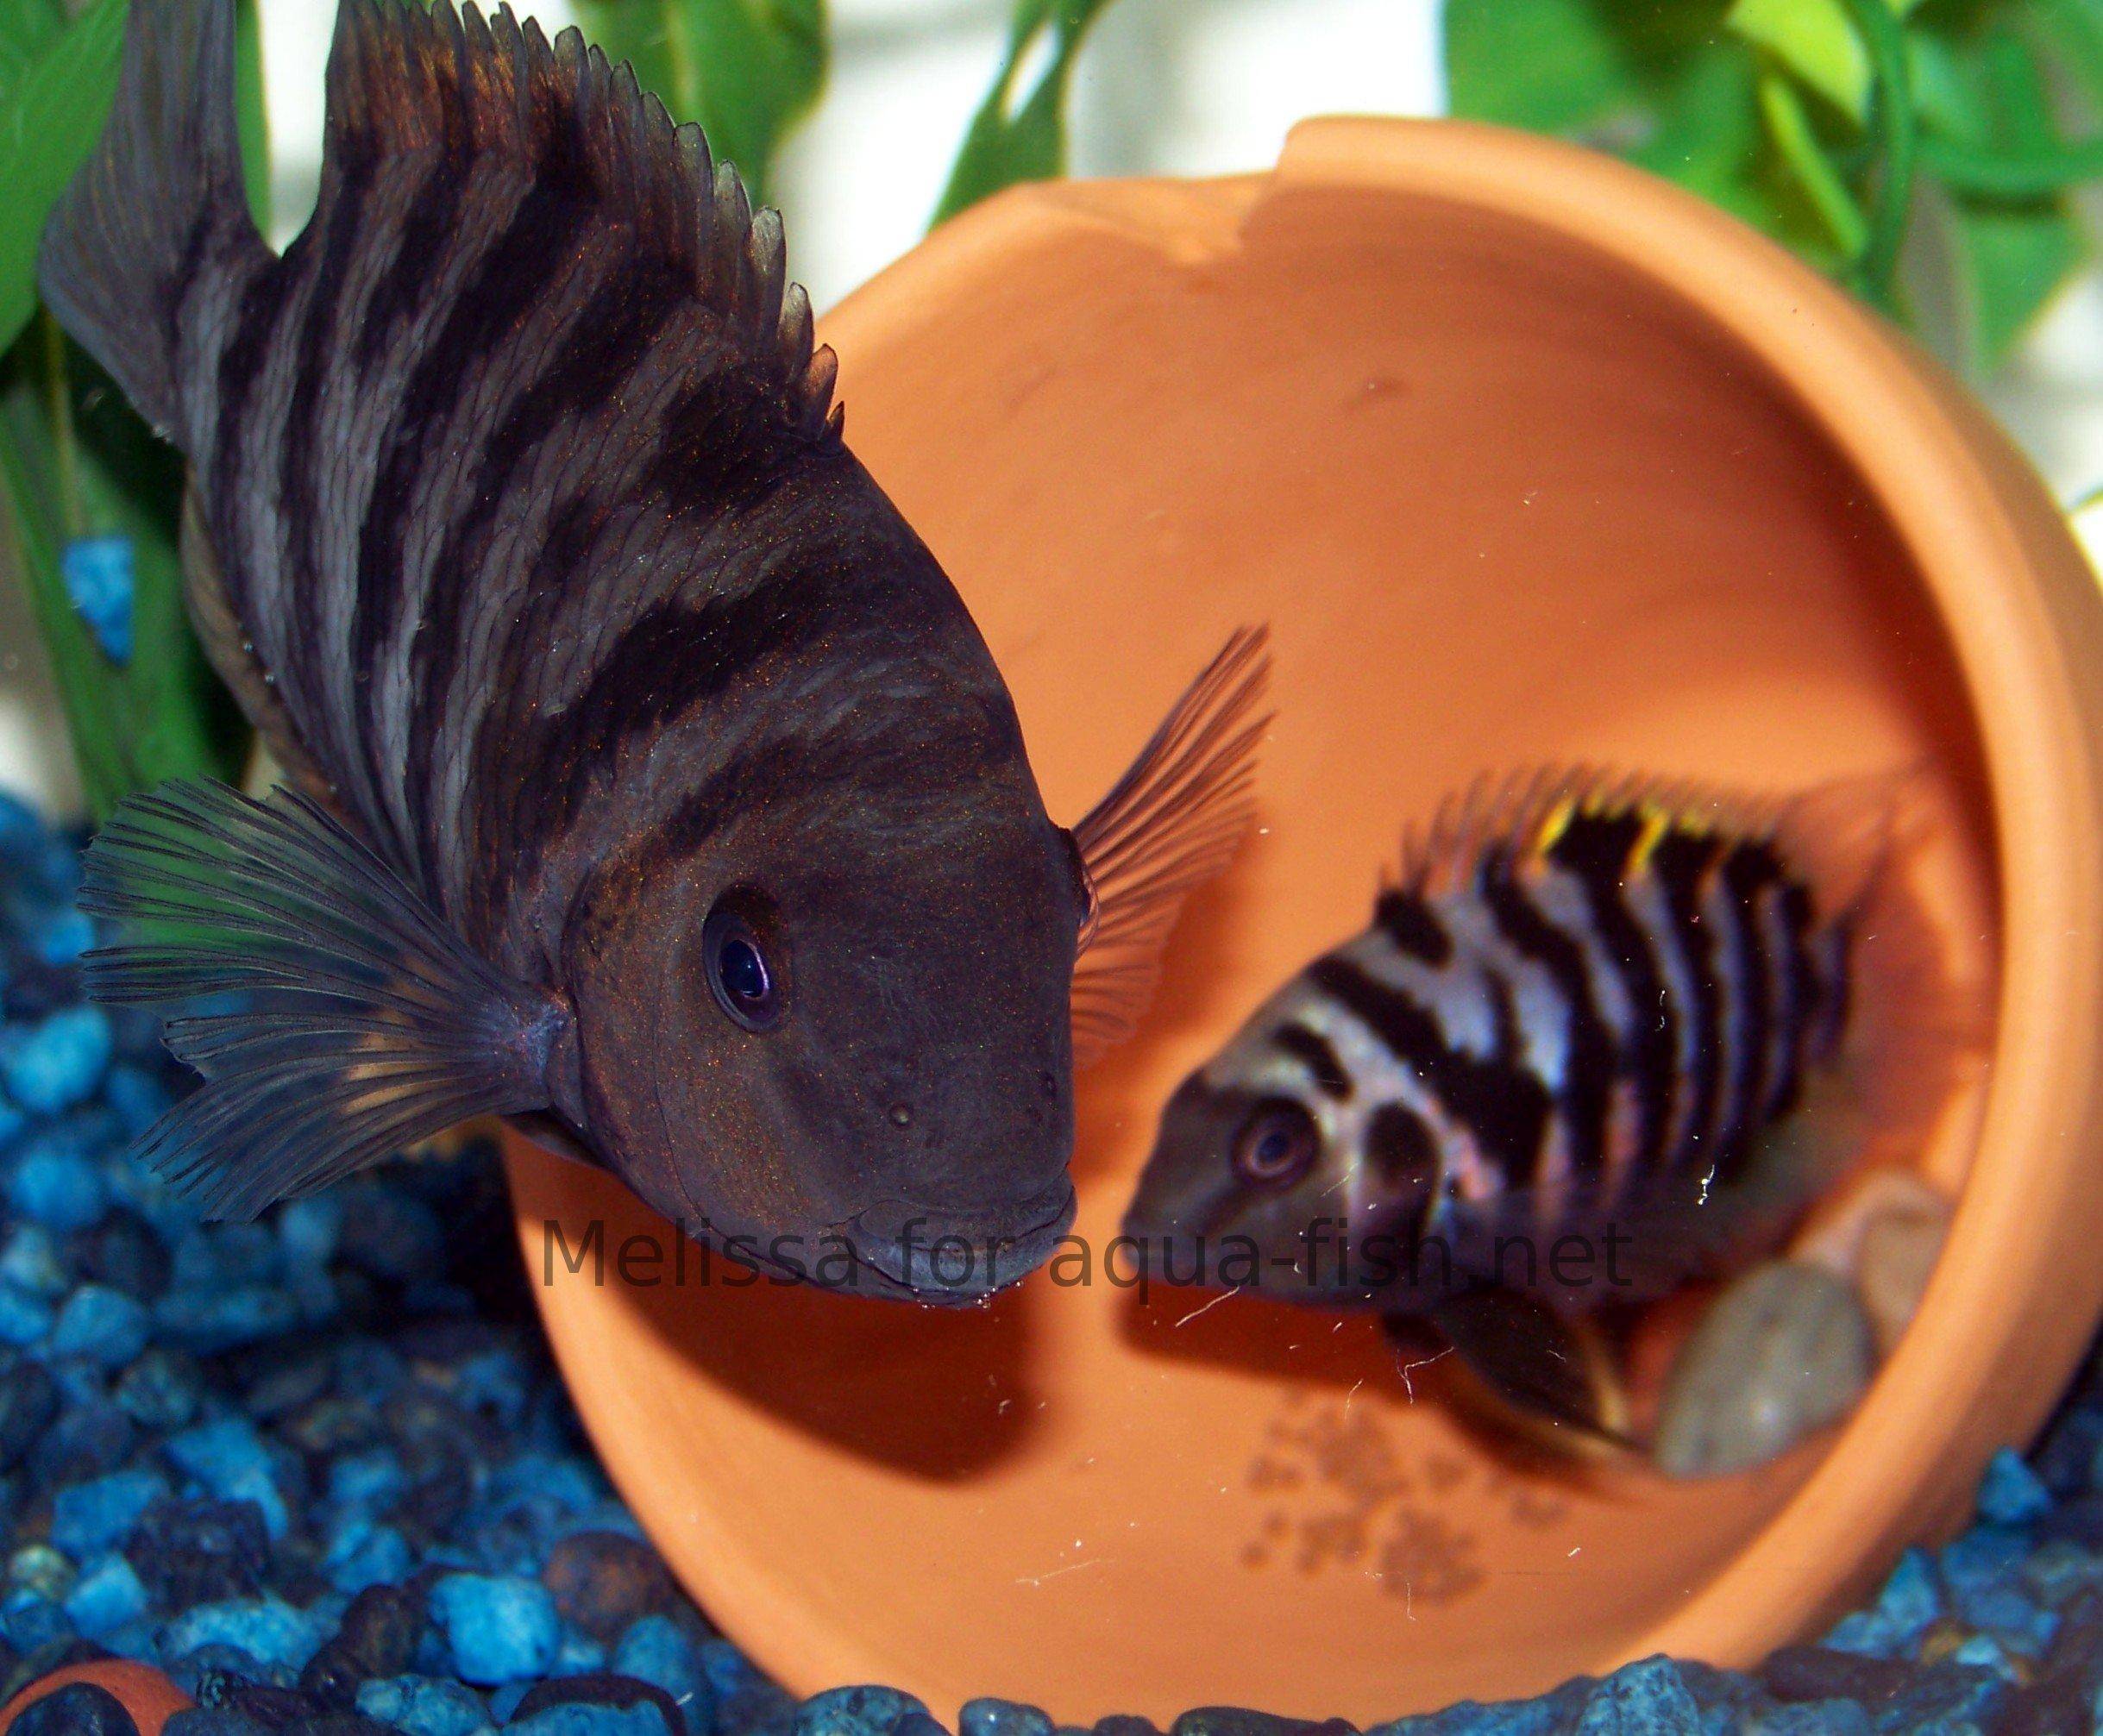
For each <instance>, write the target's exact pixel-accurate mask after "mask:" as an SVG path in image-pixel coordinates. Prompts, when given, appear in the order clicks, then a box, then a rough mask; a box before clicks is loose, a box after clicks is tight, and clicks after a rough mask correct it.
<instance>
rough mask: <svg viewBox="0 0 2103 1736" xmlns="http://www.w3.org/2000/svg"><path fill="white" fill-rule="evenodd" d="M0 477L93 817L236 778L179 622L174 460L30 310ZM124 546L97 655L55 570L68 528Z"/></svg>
mask: <svg viewBox="0 0 2103 1736" xmlns="http://www.w3.org/2000/svg"><path fill="white" fill-rule="evenodd" d="M0 485H3V486H4V493H5V498H6V506H7V520H8V523H9V527H10V528H11V529H12V530H13V532H14V535H13V537H12V539H11V543H12V546H11V550H10V554H11V556H12V564H13V565H14V567H15V568H16V573H17V576H18V577H19V578H20V580H22V583H23V585H24V586H25V587H26V588H27V590H28V595H29V599H30V604H31V606H32V608H33V610H34V611H35V617H36V621H37V626H38V630H39V634H40V636H41V638H42V640H43V642H44V645H45V648H46V650H47V654H48V655H49V657H50V661H51V665H52V670H53V675H54V677H55V679H56V681H57V686H58V689H59V696H60V705H61V706H62V707H63V709H64V711H65V713H66V724H67V726H68V729H69V730H70V732H71V735H72V742H73V747H74V752H75V755H76V757H77V758H78V761H79V766H80V774H81V782H82V786H83V787H84V788H85V791H86V793H87V796H88V801H89V805H90V808H91V812H93V813H94V814H95V815H96V816H97V818H99V817H100V816H102V815H103V814H105V813H107V812H109V810H110V807H111V806H112V805H114V804H115V803H116V801H117V800H118V799H121V798H122V796H124V795H125V794H127V793H129V792H130V791H133V790H136V789H143V788H146V787H148V786H150V785H153V784H155V783H159V782H160V781H162V780H165V779H167V778H171V777H177V776H182V775H186V774H204V775H209V776H215V777H222V778H228V777H231V778H238V776H239V774H240V768H241V761H242V730H241V727H240V724H239V721H238V719H237V718H235V715H234V713H233V710H232V705H231V702H230V700H229V699H228V697H227V695H226V694H225V693H224V691H223V689H222V688H221V687H220V686H219V685H218V683H217V680H216V678H215V677H214V676H213V675H212V674H211V671H210V668H209V667H208V666H207V665H206V663H205V661H204V653H203V651H202V650H201V649H199V647H198V643H197V641H196V638H195V637H194V636H193V635H192V633H191V629H190V623H189V620H188V617H187V615H186V614H185V609H184V604H183V596H182V588H183V587H182V575H181V569H180V561H179V555H178V552H177V541H176V537H177V523H178V520H177V513H178V511H179V503H180V499H181V491H182V467H181V461H180V460H179V458H178V457H177V455H176V454H175V452H174V450H173V448H170V447H167V446H165V445H163V444H162V443H161V442H159V441H157V440H155V439H154V436H153V435H152V434H151V433H150V432H149V431H148V429H147V427H146V425H145V423H142V422H141V421H140V420H139V418H138V417H135V415H133V414H132V412H131V411H130V410H129V409H128V408H127V407H126V406H125V404H124V403H123V401H122V398H120V397H119V395H118V393H117V392H116V388H115V387H114V386H113V385H110V383H109V381H108V380H107V379H104V377H103V376H102V375H101V373H99V371H98V370H97V369H96V368H95V367H94V364H93V363H92V362H91V361H90V360H88V358H87V357H86V356H85V354H83V353H82V352H81V351H80V350H78V348H75V347H74V346H73V345H72V344H71V343H70V342H66V340H64V339H63V338H62V337H60V335H59V333H58V329H57V327H56V326H55V325H54V324H53V323H52V322H51V320H50V318H49V316H42V317H41V318H40V319H39V320H38V321H37V322H36V323H35V325H34V326H33V327H32V328H31V329H30V330H29V331H28V332H27V333H26V334H25V335H23V337H22V341H21V342H18V343H16V345H15V347H14V348H13V349H12V350H11V351H10V352H9V354H8V356H7V357H6V359H5V360H4V361H3V362H0ZM91 535H118V536H125V537H127V538H129V541H130V542H131V546H132V555H133V573H134V592H133V600H132V624H133V649H132V655H131V657H130V660H129V661H128V662H127V663H125V664H123V665H122V666H120V665H118V664H116V663H113V662H111V661H110V659H109V658H108V657H106V656H104V654H103V651H102V649H101V647H100V646H99V645H98V644H97V642H96V641H95V638H94V636H93V635H92V634H91V632H90V631H89V630H88V628H87V625H86V624H85V622H84V621H83V620H82V619H81V617H80V616H79V614H78V612H77V611H75V609H74V608H73V605H72V599H71V598H70V597H69V596H68V595H67V592H66V585H65V581H64V579H63V577H62V574H61V568H60V561H61V557H62V555H63V553H64V550H65V548H66V544H67V542H70V541H72V539H73V538H75V537H77V536H91Z"/></svg>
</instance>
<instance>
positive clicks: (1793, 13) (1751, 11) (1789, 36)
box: [1723, 0, 1920, 121]
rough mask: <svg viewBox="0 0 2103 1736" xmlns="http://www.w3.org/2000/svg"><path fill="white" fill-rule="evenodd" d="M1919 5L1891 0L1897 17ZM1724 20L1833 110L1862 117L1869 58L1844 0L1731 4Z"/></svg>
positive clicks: (1915, 1) (1747, 0)
mask: <svg viewBox="0 0 2103 1736" xmlns="http://www.w3.org/2000/svg"><path fill="white" fill-rule="evenodd" d="M1919 3H1920V0H1889V4H1890V6H1891V9H1892V12H1893V15H1894V16H1898V17H1900V18H1903V17H1905V16H1906V15H1907V14H1908V13H1910V12H1912V10H1913V9H1914V8H1915V7H1916V6H1918V4H1919ZM1723 22H1724V23H1725V25H1726V26H1727V27H1728V28H1729V29H1730V30H1731V31H1732V32H1733V33H1734V34H1736V35H1739V36H1742V37H1743V38H1744V39H1745V40H1746V41H1748V42H1751V43H1755V44H1756V45H1757V46H1759V47H1762V48H1765V49H1766V50H1767V52H1768V53H1770V54H1772V55H1773V57H1774V58H1775V59H1776V60H1779V61H1780V63H1781V64H1782V65H1783V66H1786V67H1787V68H1788V69H1789V70H1790V71H1791V72H1793V73H1795V74H1796V76H1797V77H1798V78H1801V79H1802V80H1803V81H1804V82H1805V84H1806V85H1810V86H1811V89H1812V90H1814V91H1817V93H1818V94H1819V95H1820V96H1822V97H1824V98H1825V100H1826V101H1827V102H1829V103H1832V104H1833V106H1834V107H1835V108H1836V109H1840V110H1843V111H1844V112H1846V113H1847V114H1849V115H1851V116H1854V117H1855V119H1856V120H1857V121H1860V120H1861V119H1862V117H1863V114H1864V110H1866V108H1867V106H1868V100H1869V57H1868V54H1867V53H1864V51H1863V48H1862V42H1861V37H1860V36H1859V35H1857V34H1856V33H1855V26H1854V25H1853V23H1851V22H1849V18H1848V10H1847V8H1846V7H1845V6H1844V5H1843V4H1842V0H1734V3H1733V4H1732V6H1731V8H1730V11H1729V14H1728V15H1727V16H1726V17H1725V18H1724V21H1723Z"/></svg>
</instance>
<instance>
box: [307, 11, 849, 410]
mask: <svg viewBox="0 0 2103 1736" xmlns="http://www.w3.org/2000/svg"><path fill="white" fill-rule="evenodd" d="M329 78H330V83H329V123H328V124H329V140H328V152H327V157H326V158H325V161H326V162H328V163H329V164H330V165H331V166H334V165H338V164H341V163H342V162H343V161H345V160H348V159H349V158H351V157H355V156H357V155H360V154H369V155H372V156H380V157H384V156H390V155H397V154H416V153H424V152H433V151H443V152H446V153H448V154H451V155H452V156H453V157H454V158H455V160H457V162H458V165H459V168H460V171H461V173H462V174H467V173H470V172H473V170H474V168H475V167H476V166H478V165H479V164H480V163H483V162H486V161H488V160H509V161H511V162H513V163H515V164H516V165H517V166H518V169H519V171H520V172H521V173H522V174H524V175H527V176H530V177H533V178H536V179H540V180H542V181H543V183H549V184H554V185H563V186H565V187H568V188H569V189H571V190H574V191H575V192H576V193H578V194H579V195H580V196H581V197H585V198H587V199H588V200H590V201H591V202H592V203H593V204H596V205H598V206H599V207H600V209H601V210H602V211H605V212H606V213H608V214H619V215H620V216H621V217H622V218H623V219H624V220H625V223H626V224H627V226H628V227H629V228H630V229H631V230H632V231H633V233H634V235H636V236H637V239H638V240H639V241H645V242H646V243H647V244H648V245H649V246H650V247H651V248H654V249H656V250H659V251H660V253H661V256H662V258H663V259H664V260H666V261H667V262H668V263H670V264H672V265H673V266H675V268H676V269H677V270H678V271H679V272H680V273H681V274H682V275H683V276H684V277H685V278H686V279H687V281H688V282H690V283H691V285H693V289H694V294H695V295H696V296H697V297H698V298H700V299H701V300H702V301H704V302H705V303H706V304H707V305H708V306H709V307H711V308H712V309H713V310H715V311H716V312H717V313H718V314H719V315H720V316H721V317H722V318H723V320H724V322H725V326H726V327H727V328H728V329H729V330H730V331H731V333H733V334H734V335H736V337H737V338H738V339H739V340H741V343H740V347H741V348H742V349H743V350H744V353H745V354H746V356H747V357H748V359H749V361H750V366H751V367H752V368H753V370H754V372H755V373H756V374H757V375H758V377H760V378H761V379H763V380H765V381H768V382H769V383H770V384H771V385H774V386H775V389H776V390H778V392H779V393H780V395H781V397H782V401H783V402H784V403H785V404H788V405H789V406H790V407H791V408H792V409H793V410H794V413H795V416H796V418H797V420H798V421H799V422H800V423H801V424H802V425H803V426H804V428H805V429H807V430H810V431H813V432H815V431H816V430H817V429H819V428H820V427H821V426H822V425H823V424H825V423H826V421H827V419H828V417H830V418H831V420H832V423H833V425H834V426H835V427H836V428H837V426H838V411H837V410H835V409H834V407H833V405H832V384H833V379H834V376H835V374H836V373H837V371H838V369H837V365H836V363H835V361H834V359H833V355H832V350H831V349H829V348H819V349H816V350H813V348H812V340H811V305H810V300H809V298H808V297H807V295H806V294H805V293H804V291H803V288H802V286H801V285H799V284H792V283H789V282H788V280H787V273H786V271H785V269H784V256H783V251H782V222H781V218H780V216H778V215H777V214H776V213H775V212H774V211H772V210H762V211H760V212H758V213H757V214H756V215H755V214H754V213H753V211H752V210H751V208H750V204H748V202H747V200H746V197H745V191H744V184H743V183H742V182H741V181H740V180H739V179H738V172H737V171H736V170H735V169H734V168H732V167H731V166H730V165H729V164H728V163H725V164H722V165H720V166H718V165H717V164H715V163H714V162H713V160H712V159H711V157H710V155H709V150H708V142H707V141H706V139H704V138H703V137H702V135H701V129H700V127H699V126H696V125H694V124H692V123H688V124H687V125H686V126H681V127H675V126H674V125H673V124H672V122H671V119H670V117H669V116H668V115H667V114H666V113H665V110H664V105H663V103H661V102H660V101H658V99H657V98H656V97H655V96H652V95H650V94H649V93H647V92H644V91H640V90H639V89H638V88H637V85H636V79H635V73H634V72H633V71H632V70H631V68H630V67H629V66H628V65H627V64H626V63H625V62H623V63H621V64H620V65H618V66H615V65H613V64H612V63H610V62H609V61H608V60H607V59H606V56H605V54H603V53H600V50H599V49H597V48H595V47H588V46H587V44H586V42H585V41H584V38H583V36H582V35H581V34H580V33H579V32H578V31H577V30H576V29H575V28H574V27H573V28H569V29H567V30H564V31H562V33H561V34H559V35H557V36H556V39H555V41H553V42H552V43H550V42H549V41H548V39H547V38H546V36H544V35H543V34H542V32H541V28H540V27H539V25H538V24H537V23H536V22H533V21H532V20H531V19H527V20H525V21H524V22H520V21H519V20H518V18H517V17H515V16H513V15H512V9H511V8H510V7H509V6H507V5H499V7H498V8H497V9H495V10H494V11H493V13H491V14H490V15H489V16H487V17H484V16H483V15H482V14H481V12H480V11H479V10H478V9H476V8H474V6H472V5H470V6H464V7H461V8H459V9H455V7H454V5H453V4H452V0H436V3H435V4H432V5H430V7H429V8H428V9H427V8H426V7H424V5H421V4H411V3H405V0H342V5H341V6H340V7H339V9H338V10H337V14H336V45H335V50H334V53H333V54H332V56H331V58H330V72H329Z"/></svg>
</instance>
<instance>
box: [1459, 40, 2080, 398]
mask: <svg viewBox="0 0 2103 1736" xmlns="http://www.w3.org/2000/svg"><path fill="white" fill-rule="evenodd" d="M1445 22H1446V70H1447V85H1448V90H1449V93H1450V98H1451V103H1452V107H1453V112H1454V113H1456V114H1459V115H1465V116H1472V117H1475V118H1479V119H1485V120H1493V121H1499V122H1504V123H1506V124H1508V125H1512V126H1521V127H1527V128H1533V129H1535V130H1538V131H1543V132H1551V133H1556V134H1560V135H1565V136H1567V137H1572V138H1576V139H1580V140H1583V141H1587V142H1590V143H1592V144H1596V145H1600V146H1604V147H1606V148H1609V149H1611V150H1615V151H1617V152H1618V153H1619V154H1622V155H1623V156H1625V157H1627V158H1629V160H1631V161H1634V162H1636V163H1639V164H1641V165H1642V166H1644V167H1646V168H1648V169H1651V170H1653V171H1654V172H1657V173H1659V174H1662V175H1665V176H1667V177H1669V178H1670V179H1673V180H1676V181H1678V182H1679V183H1680V184H1681V185H1685V186H1686V187H1688V188H1690V189H1692V191H1695V192H1698V193H1700V194H1702V195H1703V196H1704V197H1707V198H1709V199H1711V200H1713V201H1714V202H1716V203H1717V204H1720V205H1722V206H1723V207H1724V208H1725V209H1726V210H1730V211H1733V212H1735V213H1736V215H1738V216H1741V217H1742V218H1744V219H1745V220H1746V221H1747V222H1751V223H1753V224H1755V226H1756V227H1758V228H1760V229H1764V230H1765V231H1766V232H1767V234H1769V235H1773V236H1775V237H1776V238H1777V239H1779V240H1780V241H1783V242H1785V243H1786V244H1787V245H1788V246H1790V247H1792V248H1795V249H1796V250H1797V251H1798V252H1799V253H1800V254H1803V255H1804V256H1805V258H1807V259H1809V260H1811V261H1812V262H1813V263H1815V264H1817V265H1818V266H1821V267H1822V268H1824V270H1827V271H1829V272H1830V273H1832V274H1833V275H1835V276H1836V277H1837V278H1839V279H1841V280H1842V281H1843V282H1846V283H1848V284H1849V285H1850V286H1852V287H1854V288H1855V289H1856V290H1858V291H1860V292H1861V294H1862V295H1863V296H1865V297H1866V298H1868V299H1869V300H1871V301H1873V302H1874V303H1876V304H1878V305H1880V306H1881V307H1883V308H1884V309H1885V310H1886V311H1888V312H1890V313H1892V314H1893V315H1894V316H1897V317H1899V318H1900V319H1901V320H1905V321H1908V322H1910V323H1913V324H1915V325H1916V326H1917V327H1921V328H1924V329H1927V330H1928V332H1929V335H1930V336H1932V337H1934V338H1936V339H1937V340H1938V342H1940V343H1941V345H1942V347H1943V348H1945V349H1948V350H1950V351H1952V352H1954V353H1955V355H1956V356H1957V357H1958V358H1959V359H1961V360H1963V361H1965V362H1967V363H1968V364H1969V365H1970V366H1971V367H1973V368H1974V370H1977V371H1981V372H1983V371H1986V370H1989V369H1991V368H1993V367H1996V366H1998V365H1999V363H2000V362H2001V361H2002V360H2005V359H2006V355H2007V353H2008V351H2009V349H2010V348H2011V346H2012V344H2013V343H2014V342H2016V340H2017V339H2018V338H2019V337H2020V336H2021V335H2022V334H2023V332H2024V331H2025V329H2027V328H2028V326H2029V324H2030V323H2031V321H2032V320H2033V319H2034V318H2035V317H2036V316H2037V313H2038V311H2039V310H2041V309H2042V308H2043V305H2044V304H2045V303H2046V302H2047V301H2048V300H2049V299H2050V297H2051V295H2052V294H2053V292H2054V291H2056V289H2057V288H2058V287H2059V286H2060V285H2062V284H2063V283H2064V282H2065V281H2066V280H2067V279H2068V277H2069V276H2071V275H2072V274H2073V273H2074V272H2075V271H2076V270H2077V269H2078V268H2079V267H2080V266H2081V264H2082V263H2083V262H2084V261H2085V260H2086V259H2087V257H2088V254H2089V248H2090V243H2089V240H2088V237H2087V235H2086V233H2085V232H2084V229H2083V227H2082V225H2081V222H2080V219H2079V217H2078V215H2077V213H2076V211H2075V209H2074V207H2073V204H2072V203H2071V200H2070V198H2069V193H2070V191H2072V190H2074V189H2075V188H2077V187H2078V186H2079V185H2081V183H2083V182H2086V181H2090V180H2095V179H2103V135H2099V134H2098V133H2096V132H2095V131H2094V128H2095V127H2096V124H2097V121H2098V117H2099V115H2103V0H1447V7H1446V13H1445ZM2068 127H2070V128H2075V129H2078V130H2079V133H2080V136H2079V137H2078V139H2076V140H2075V141H2072V142H2069V141H2068V138H2067V137H2066V136H2065V135H2064V134H2063V133H2062V128H2068Z"/></svg>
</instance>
